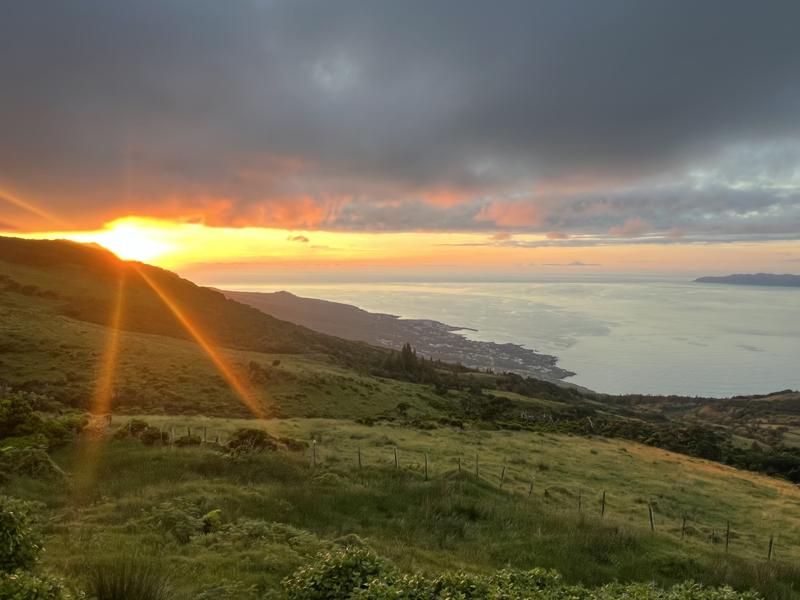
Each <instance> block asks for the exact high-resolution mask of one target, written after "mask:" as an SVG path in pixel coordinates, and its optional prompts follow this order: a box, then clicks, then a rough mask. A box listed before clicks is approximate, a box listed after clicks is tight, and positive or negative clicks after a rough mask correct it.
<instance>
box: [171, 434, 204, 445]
mask: <svg viewBox="0 0 800 600" xmlns="http://www.w3.org/2000/svg"><path fill="white" fill-rule="evenodd" d="M202 443H203V440H202V438H201V437H200V436H199V435H189V434H186V435H184V436H181V437H179V438H178V439H176V440H175V445H176V446H178V447H180V448H183V447H185V446H199V445H200V444H202Z"/></svg>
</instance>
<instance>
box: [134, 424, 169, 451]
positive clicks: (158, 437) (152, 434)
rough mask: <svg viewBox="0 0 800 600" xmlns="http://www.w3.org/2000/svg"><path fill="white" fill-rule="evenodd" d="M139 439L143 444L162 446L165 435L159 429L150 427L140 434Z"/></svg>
mask: <svg viewBox="0 0 800 600" xmlns="http://www.w3.org/2000/svg"><path fill="white" fill-rule="evenodd" d="M139 439H140V440H142V443H143V444H146V445H148V446H152V445H154V444H161V443H163V442H164V434H163V433H162V432H161V430H160V429H159V428H158V427H153V426H152V425H148V426H147V427H145V428H144V429H143V430H142V431H141V432H140V433H139Z"/></svg>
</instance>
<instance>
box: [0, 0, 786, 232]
mask: <svg viewBox="0 0 800 600" xmlns="http://www.w3.org/2000/svg"><path fill="white" fill-rule="evenodd" d="M798 22H800V3H797V2H794V1H792V2H789V1H787V2H781V1H778V0H775V1H770V2H766V3H753V2H740V1H736V0H718V1H712V0H707V1H704V2H689V1H652V2H640V1H638V0H628V1H620V0H608V1H605V2H591V1H588V0H585V1H574V0H558V1H555V0H554V1H552V2H533V1H527V0H526V1H524V2H523V1H520V2H511V1H505V2H499V3H489V2H469V1H465V0H458V1H453V2H429V1H425V2H422V1H420V2H412V1H408V2H364V1H362V2H356V1H337V2H326V1H321V2H302V1H292V2H288V1H287V2H280V1H267V0H264V1H255V0H244V1H241V2H235V3H233V2H218V1H216V0H214V1H212V0H182V1H181V0H158V1H155V0H153V1H144V0H140V1H137V2H109V1H107V0H75V1H74V2H50V1H45V0H17V1H10V2H6V3H4V10H3V17H2V19H0V39H2V52H0V78H1V79H0V82H2V89H3V92H2V94H0V189H2V187H3V186H7V187H10V188H12V189H13V191H15V193H18V194H20V195H24V196H25V197H26V198H31V199H34V200H36V201H38V202H44V203H45V204H46V205H47V206H48V208H51V209H52V210H54V211H56V212H58V213H59V214H64V215H65V216H67V217H68V218H70V219H72V220H73V221H75V220H78V221H80V222H81V223H82V224H86V222H87V221H89V222H94V221H96V220H98V219H99V220H102V219H105V218H109V217H111V216H117V215H119V214H120V213H136V214H168V213H170V212H173V213H176V214H189V215H193V214H196V213H203V214H204V215H205V218H206V220H207V221H208V222H211V223H214V224H224V223H234V224H243V223H252V224H273V225H282V226H288V227H298V228H300V227H307V228H313V227H324V228H333V229H365V230H378V231H383V230H416V229H441V230H452V229H457V230H472V229H481V230H486V229H488V230H492V229H498V228H499V229H514V230H517V229H520V230H526V229H528V230H533V231H542V232H546V231H558V232H560V233H563V235H567V234H572V233H573V232H575V231H579V232H580V231H592V232H601V231H602V232H605V233H608V232H611V231H614V232H617V235H619V236H622V237H625V236H626V235H628V234H629V233H630V234H640V235H641V234H644V233H645V232H646V231H645V230H646V229H647V228H650V229H652V230H666V229H672V228H679V229H680V230H681V231H685V232H687V233H691V232H698V231H699V232H703V231H709V232H714V231H718V230H719V231H724V232H728V233H735V232H737V231H740V232H742V233H748V234H749V233H761V232H763V233H764V234H765V235H775V234H781V233H787V234H793V233H797V232H798V230H800V215H799V214H798V213H799V212H800V209H799V208H798V193H800V181H798V179H797V176H796V175H793V174H792V173H793V172H794V171H793V169H795V170H796V164H797V163H792V162H791V160H793V159H791V158H790V159H789V162H788V164H787V158H786V157H787V153H788V156H790V157H792V156H793V157H795V158H796V157H797V156H798V153H797V152H796V151H794V150H793V149H796V148H797V147H800V78H798V77H797V73H800V36H798V35H797V23H798ZM730 148H743V149H744V150H743V151H742V152H743V153H744V154H745V155H747V154H748V153H750V154H752V153H757V154H758V160H756V161H754V162H755V164H757V165H760V166H759V167H758V170H757V172H753V173H750V174H747V170H746V169H745V173H744V175H743V174H742V173H741V171H738V170H736V169H735V168H734V166H732V165H731V163H730V161H729V160H728V158H726V157H727V156H728V154H727V153H728V152H729V149H730ZM770 148H772V149H773V150H772V151H770V150H769V149H770ZM775 148H777V150H774V149H775ZM726 161H727V162H726ZM742 164H745V165H750V164H751V162H750V161H743V162H742ZM748 168H749V167H748ZM697 169H700V170H702V171H703V173H705V175H704V176H703V177H704V178H705V179H703V181H702V182H701V183H702V185H701V184H698V178H697V176H695V175H693V174H692V173H693V171H694V170H697ZM734 173H738V175H737V177H738V180H737V181H732V180H731V177H732V176H733V174H734ZM776 173H777V175H776ZM575 181H579V182H581V189H580V190H577V191H575V190H572V189H571V187H570V186H571V185H572V184H573V182H575ZM776 181H777V182H779V183H781V185H776ZM443 190H444V191H448V190H450V191H452V190H455V191H456V192H458V194H457V196H458V199H457V201H441V200H440V199H439V198H440V192H442V191H443ZM565 190H566V191H565ZM0 216H4V215H3V213H2V212H0ZM4 219H5V220H12V222H15V223H16V222H17V221H16V220H14V219H12V218H11V217H10V216H9V217H5V216H4ZM634 225H635V226H634Z"/></svg>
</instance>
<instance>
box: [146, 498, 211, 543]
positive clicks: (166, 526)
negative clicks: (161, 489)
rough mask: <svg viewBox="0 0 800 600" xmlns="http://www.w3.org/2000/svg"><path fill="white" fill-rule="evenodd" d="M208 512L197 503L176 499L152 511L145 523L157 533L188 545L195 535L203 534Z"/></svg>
mask: <svg viewBox="0 0 800 600" xmlns="http://www.w3.org/2000/svg"><path fill="white" fill-rule="evenodd" d="M206 512H207V511H204V510H203V509H202V507H201V506H200V505H199V504H197V503H196V502H192V501H191V500H187V499H184V498H175V499H174V500H171V501H168V502H162V503H161V504H159V505H158V506H157V507H155V508H153V509H151V511H150V513H149V514H148V515H147V516H145V518H144V523H145V525H149V526H150V527H152V528H153V529H155V530H157V531H160V532H167V533H170V534H172V535H173V536H174V537H175V539H176V540H177V541H178V543H180V544H188V543H189V540H190V539H191V537H192V536H193V535H197V534H200V533H203V531H204V529H205V527H206V523H205V522H204V521H203V516H204V515H205V514H206Z"/></svg>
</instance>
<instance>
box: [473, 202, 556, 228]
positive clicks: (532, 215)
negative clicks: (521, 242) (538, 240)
mask: <svg viewBox="0 0 800 600" xmlns="http://www.w3.org/2000/svg"><path fill="white" fill-rule="evenodd" d="M544 217H545V213H544V211H543V210H542V208H541V207H540V206H538V205H537V204H535V203H533V202H524V201H519V202H492V203H491V204H488V205H486V206H484V207H483V208H482V209H481V211H480V212H479V213H478V214H477V215H476V216H475V220H476V221H483V222H490V223H494V224H495V225H496V226H498V227H540V226H541V225H542V222H543V221H544Z"/></svg>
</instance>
